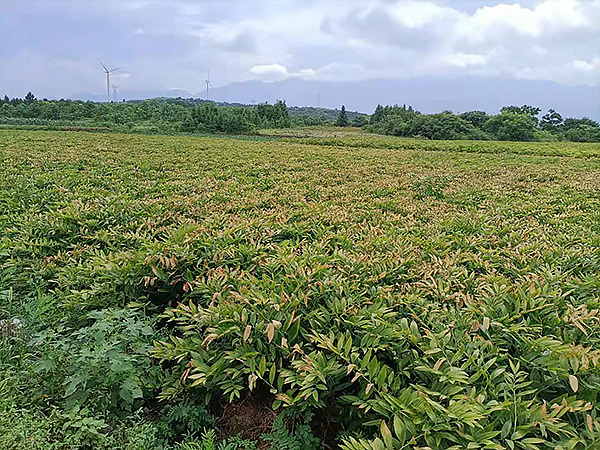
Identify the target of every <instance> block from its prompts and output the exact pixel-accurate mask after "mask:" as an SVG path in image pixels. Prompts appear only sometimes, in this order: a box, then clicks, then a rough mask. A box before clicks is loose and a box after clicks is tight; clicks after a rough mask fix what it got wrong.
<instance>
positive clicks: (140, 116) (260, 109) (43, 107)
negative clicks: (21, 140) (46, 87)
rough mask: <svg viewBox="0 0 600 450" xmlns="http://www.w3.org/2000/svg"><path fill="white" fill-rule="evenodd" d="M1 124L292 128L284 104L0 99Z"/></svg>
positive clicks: (194, 129)
mask: <svg viewBox="0 0 600 450" xmlns="http://www.w3.org/2000/svg"><path fill="white" fill-rule="evenodd" d="M0 119H1V122H2V123H5V124H14V125H58V126H60V125H64V126H84V127H85V126H88V127H93V126H101V127H107V128H110V129H114V130H117V131H138V132H140V131H142V132H143V131H149V132H153V131H154V132H195V133H204V132H206V133H215V132H216V133H231V134H238V133H239V134H245V133H251V132H253V131H255V130H257V129H260V128H286V127H289V126H290V125H291V121H290V116H289V113H288V108H287V106H286V104H285V102H284V101H278V102H276V103H275V104H272V105H270V104H266V103H264V104H258V105H255V106H252V107H247V106H246V107H238V106H217V105H216V104H215V103H213V102H207V101H203V102H201V103H199V102H197V101H191V100H184V99H167V98H160V99H151V100H141V101H127V102H125V101H124V102H111V103H96V102H90V101H74V100H46V99H44V100H38V99H36V98H35V96H34V95H33V94H32V93H31V92H29V93H28V94H27V95H26V96H25V98H23V99H20V98H13V99H9V98H8V97H7V96H5V97H4V98H3V99H0Z"/></svg>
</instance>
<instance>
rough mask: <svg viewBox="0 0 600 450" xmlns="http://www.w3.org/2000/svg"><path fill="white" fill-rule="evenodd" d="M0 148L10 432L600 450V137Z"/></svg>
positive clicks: (22, 435)
mask: <svg viewBox="0 0 600 450" xmlns="http://www.w3.org/2000/svg"><path fill="white" fill-rule="evenodd" d="M0 138H1V139H0V158H1V159H0V230H1V232H0V301H1V302H2V303H1V304H0V320H2V322H0V447H2V448H16V449H29V448H39V449H46V448H51V449H63V448H124V449H142V448H143V449H159V448H162V449H167V448H181V449H195V448H206V449H212V448H223V449H229V450H233V449H236V448H240V449H241V448H254V446H260V448H265V447H268V446H271V447H272V448H279V449H288V448H303V449H310V448H318V447H326V446H328V447H341V448H345V449H385V448H404V449H409V448H411V449H412V448H422V449H427V448H429V449H435V450H438V449H439V450H441V449H449V448H452V449H462V448H472V449H477V448H480V449H484V448H488V449H511V450H513V449H525V450H536V449H547V448H548V449H549V448H555V449H560V448H562V449H592V448H597V447H598V446H599V445H600V418H599V417H598V401H599V393H600V159H598V158H596V157H581V156H596V152H598V147H597V146H593V145H585V144H573V143H569V144H565V143H552V144H541V143H527V144H524V143H523V144H515V143H512V144H506V143H502V142H463V141H456V142H452V145H454V147H453V146H449V145H448V143H446V142H443V141H441V142H435V143H433V142H429V141H418V140H411V141H408V140H404V139H398V138H379V137H373V136H369V135H365V136H357V137H353V136H351V135H349V136H343V137H331V138H286V139H284V140H278V141H268V140H267V141H252V140H237V139H224V138H210V137H192V136H144V135H123V134H92V133H75V132H51V131H35V132H33V131H19V130H0ZM309 139H312V140H309ZM401 142H406V145H404V144H402V145H401ZM361 143H362V144H361ZM387 143H389V146H388V144H387ZM478 146H479V147H478ZM465 149H467V150H465ZM469 149H472V150H469ZM473 152H476V153H473ZM556 155H561V156H556ZM567 155H569V156H567Z"/></svg>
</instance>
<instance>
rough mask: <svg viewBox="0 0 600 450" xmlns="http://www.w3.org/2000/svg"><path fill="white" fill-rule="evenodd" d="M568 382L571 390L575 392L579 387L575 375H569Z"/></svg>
mask: <svg viewBox="0 0 600 450" xmlns="http://www.w3.org/2000/svg"><path fill="white" fill-rule="evenodd" d="M569 384H570V385H571V389H573V392H577V389H579V380H578V379H577V377H576V376H575V375H569Z"/></svg>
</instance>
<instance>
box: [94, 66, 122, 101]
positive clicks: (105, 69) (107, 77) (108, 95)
mask: <svg viewBox="0 0 600 450" xmlns="http://www.w3.org/2000/svg"><path fill="white" fill-rule="evenodd" d="M98 62H99V63H100V65H101V66H102V68H103V69H104V73H106V100H107V101H108V102H110V73H111V72H114V71H115V70H119V69H120V67H115V68H114V69H110V70H108V68H107V67H106V66H105V65H104V64H102V61H100V60H98Z"/></svg>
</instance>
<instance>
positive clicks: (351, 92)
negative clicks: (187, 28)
mask: <svg viewBox="0 0 600 450" xmlns="http://www.w3.org/2000/svg"><path fill="white" fill-rule="evenodd" d="M111 96H112V92H111ZM155 97H182V98H191V97H194V98H205V97H206V92H199V93H197V94H192V93H190V92H188V91H185V90H180V89H176V90H134V91H133V90H132V91H123V92H117V98H118V99H119V100H123V99H125V100H138V99H144V98H155ZM69 98H71V99H74V100H92V101H105V100H106V96H105V95H95V94H85V93H80V94H73V95H71V96H69ZM210 99H211V100H215V101H218V102H227V103H242V104H252V103H260V102H269V103H273V102H275V101H277V100H285V101H286V102H287V104H288V106H321V107H324V108H340V107H341V105H342V104H344V105H345V106H346V108H347V109H348V110H355V111H360V112H365V113H372V112H373V110H374V109H375V107H376V106H377V105H378V104H382V105H386V104H387V105H393V104H400V105H401V104H406V105H412V106H413V107H414V108H415V109H417V110H419V111H421V112H424V113H434V112H440V111H443V110H451V111H454V112H462V111H469V110H484V111H487V112H488V113H496V112H498V111H499V110H500V108H501V107H503V106H507V105H518V106H520V105H523V104H527V105H533V106H538V107H540V108H542V111H544V112H545V111H547V110H548V109H549V108H553V109H555V110H557V111H558V112H559V113H561V114H562V115H563V116H568V117H583V116H587V117H591V118H593V119H596V120H598V119H600V86H573V87H568V86H563V85H560V84H558V83H554V82H552V81H526V80H497V79H479V78H462V79H437V78H415V79H410V80H365V81H310V80H299V79H288V80H284V81H278V82H262V81H246V82H240V83H232V84H228V85H226V86H222V87H216V88H213V89H211V90H210Z"/></svg>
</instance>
